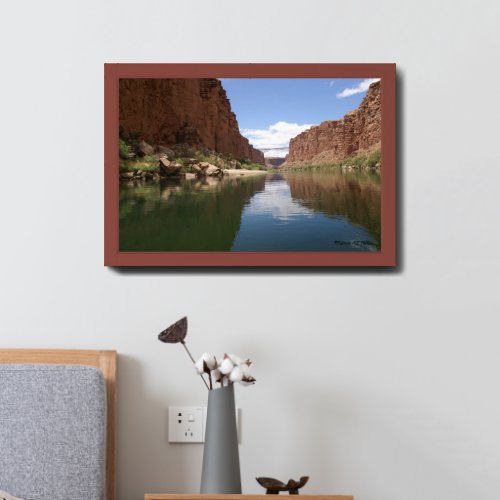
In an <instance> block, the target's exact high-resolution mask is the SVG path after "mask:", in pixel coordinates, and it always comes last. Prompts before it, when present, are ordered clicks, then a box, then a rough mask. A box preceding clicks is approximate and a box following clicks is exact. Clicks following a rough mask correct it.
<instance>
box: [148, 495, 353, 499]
mask: <svg viewBox="0 0 500 500" xmlns="http://www.w3.org/2000/svg"><path fill="white" fill-rule="evenodd" d="M278 498H281V499H282V500H283V499H284V498H286V499H287V500H288V499H292V500H293V499H295V500H354V497H353V496H351V495H288V494H286V495H283V494H281V495H185V494H175V493H169V494H162V493H146V494H145V495H144V500H270V499H275V500H278Z"/></svg>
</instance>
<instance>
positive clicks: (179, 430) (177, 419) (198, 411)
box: [168, 406, 241, 443]
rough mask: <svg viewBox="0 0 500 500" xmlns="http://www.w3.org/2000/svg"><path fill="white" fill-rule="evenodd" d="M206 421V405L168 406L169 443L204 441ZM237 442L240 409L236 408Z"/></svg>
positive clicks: (239, 434)
mask: <svg viewBox="0 0 500 500" xmlns="http://www.w3.org/2000/svg"><path fill="white" fill-rule="evenodd" d="M206 421H207V407H206V406H169V408H168V441H169V443H204V442H205V426H206ZM236 426H237V432H238V443H241V409H240V408H238V409H237V410H236Z"/></svg>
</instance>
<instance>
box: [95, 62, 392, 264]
mask: <svg viewBox="0 0 500 500" xmlns="http://www.w3.org/2000/svg"><path fill="white" fill-rule="evenodd" d="M374 77H376V78H381V80H382V86H381V107H382V109H381V111H382V164H383V173H382V176H381V198H382V199H381V224H382V235H381V250H380V251H379V252H120V250H119V238H118V236H119V234H118V232H119V175H118V173H119V158H118V141H119V137H118V132H119V127H118V123H119V114H118V111H119V106H118V98H119V91H118V83H119V79H120V78H374ZM104 167H105V168H104V190H105V193H104V194H105V196H104V210H105V217H104V265H106V266H176V267H183V266H188V267H192V266H196V267H208V266H220V267H228V266H233V267H234V266H236V267H247V266H254V267H268V266H269V267H292V266H293V267H296V266H299V267H322V266H323V267H325V266H328V267H329V266H395V265H396V65H395V64H105V65H104Z"/></svg>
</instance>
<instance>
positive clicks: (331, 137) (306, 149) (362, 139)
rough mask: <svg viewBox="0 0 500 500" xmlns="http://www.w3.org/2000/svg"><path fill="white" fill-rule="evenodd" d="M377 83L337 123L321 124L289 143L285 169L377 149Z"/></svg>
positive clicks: (378, 120) (378, 89) (378, 121)
mask: <svg viewBox="0 0 500 500" xmlns="http://www.w3.org/2000/svg"><path fill="white" fill-rule="evenodd" d="M380 140H381V119H380V82H375V83H372V84H371V85H370V87H369V89H368V92H367V93H366V96H365V98H364V99H363V100H362V101H361V104H360V105H359V107H358V108H356V109H355V110H354V111H351V112H349V113H347V114H346V115H345V116H344V117H343V118H341V119H340V120H329V121H326V122H322V123H320V124H319V125H317V126H316V127H311V128H310V129H308V130H306V131H305V132H302V133H301V134H299V135H298V136H296V137H294V138H293V139H291V140H290V146H289V153H288V156H287V158H286V163H285V166H290V165H300V164H321V163H332V162H336V161H341V160H343V159H345V158H347V157H349V156H356V155H358V154H360V153H364V152H368V151H373V150H375V149H379V148H380Z"/></svg>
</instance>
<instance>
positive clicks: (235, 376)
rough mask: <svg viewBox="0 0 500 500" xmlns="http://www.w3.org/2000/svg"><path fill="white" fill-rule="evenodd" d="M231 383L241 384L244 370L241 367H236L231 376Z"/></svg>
mask: <svg viewBox="0 0 500 500" xmlns="http://www.w3.org/2000/svg"><path fill="white" fill-rule="evenodd" d="M229 380H230V381H231V382H241V380H243V370H242V369H241V368H240V367H239V366H235V367H234V368H233V369H232V370H231V373H230V374H229Z"/></svg>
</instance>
